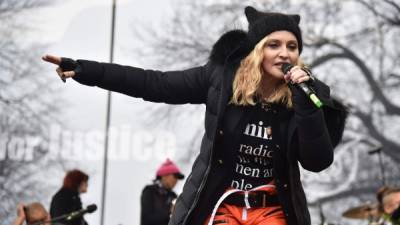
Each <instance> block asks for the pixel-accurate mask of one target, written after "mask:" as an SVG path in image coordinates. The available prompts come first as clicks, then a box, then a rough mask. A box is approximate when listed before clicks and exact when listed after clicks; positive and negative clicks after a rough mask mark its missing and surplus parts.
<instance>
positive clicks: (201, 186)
mask: <svg viewBox="0 0 400 225" xmlns="http://www.w3.org/2000/svg"><path fill="white" fill-rule="evenodd" d="M217 132H218V129H216V130H215V135H214V141H213V147H212V149H211V152H210V159H209V163H208V166H207V170H206V175H205V178H204V179H203V180H202V182H201V184H200V187H199V190H198V191H197V192H196V197H195V199H194V201H193V204H192V207H190V209H189V211H188V213H187V216H186V218H185V219H184V220H183V224H186V222H187V220H188V219H189V216H190V214H191V213H192V212H193V210H194V209H195V208H196V206H197V202H198V201H199V197H200V193H201V191H202V190H203V188H204V186H205V184H206V182H207V178H208V174H209V173H210V169H211V165H212V156H213V152H214V147H215V137H216V135H218V134H217Z"/></svg>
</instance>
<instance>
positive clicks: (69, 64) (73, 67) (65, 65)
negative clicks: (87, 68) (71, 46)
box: [60, 57, 82, 76]
mask: <svg viewBox="0 0 400 225" xmlns="http://www.w3.org/2000/svg"><path fill="white" fill-rule="evenodd" d="M60 68H61V69H62V70H63V71H74V72H75V76H76V75H79V74H80V73H81V72H82V67H81V66H80V65H79V63H78V62H77V61H75V60H73V59H70V58H64V57H62V58H61V63H60Z"/></svg>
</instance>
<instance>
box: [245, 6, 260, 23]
mask: <svg viewBox="0 0 400 225" xmlns="http://www.w3.org/2000/svg"><path fill="white" fill-rule="evenodd" d="M244 14H245V15H246V18H247V21H248V22H249V23H253V22H254V21H256V20H257V19H258V18H259V13H258V11H257V10H256V9H255V8H253V7H251V6H247V7H246V8H245V9H244Z"/></svg>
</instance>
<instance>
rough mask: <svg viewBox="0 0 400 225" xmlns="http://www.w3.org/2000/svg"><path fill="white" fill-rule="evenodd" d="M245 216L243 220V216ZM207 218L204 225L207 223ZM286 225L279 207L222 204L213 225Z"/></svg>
mask: <svg viewBox="0 0 400 225" xmlns="http://www.w3.org/2000/svg"><path fill="white" fill-rule="evenodd" d="M244 213H245V214H247V215H246V217H247V218H245V219H243V214H244ZM209 219H210V218H208V219H207V220H206V223H204V225H207V224H208V222H209ZM214 224H216V225H218V224H219V225H286V219H285V216H284V214H283V211H282V208H281V206H274V207H266V208H250V209H246V207H238V206H234V205H228V204H222V205H221V206H220V207H219V208H218V210H217V214H216V215H215V217H214V221H213V225H214Z"/></svg>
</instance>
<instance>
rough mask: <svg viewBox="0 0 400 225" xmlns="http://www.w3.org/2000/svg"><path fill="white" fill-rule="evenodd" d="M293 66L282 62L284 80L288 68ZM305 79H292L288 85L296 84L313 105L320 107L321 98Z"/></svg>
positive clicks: (286, 78) (288, 70)
mask: <svg viewBox="0 0 400 225" xmlns="http://www.w3.org/2000/svg"><path fill="white" fill-rule="evenodd" d="M293 67H294V66H293V65H292V64H289V63H284V64H282V68H281V69H282V72H283V73H284V74H285V80H288V77H287V73H288V72H290V70H291V69H292V68H293ZM307 80H308V79H305V78H304V77H301V78H299V79H298V80H297V82H292V81H293V80H290V82H289V85H292V86H297V87H298V88H299V89H300V90H302V91H303V92H304V93H305V94H306V95H307V96H308V98H309V99H310V100H311V102H313V103H314V105H315V106H316V107H317V108H321V107H322V105H323V104H322V102H321V100H319V98H318V97H317V95H316V94H315V91H314V90H313V89H312V88H311V87H309V85H308V84H307V83H305V81H307Z"/></svg>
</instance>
